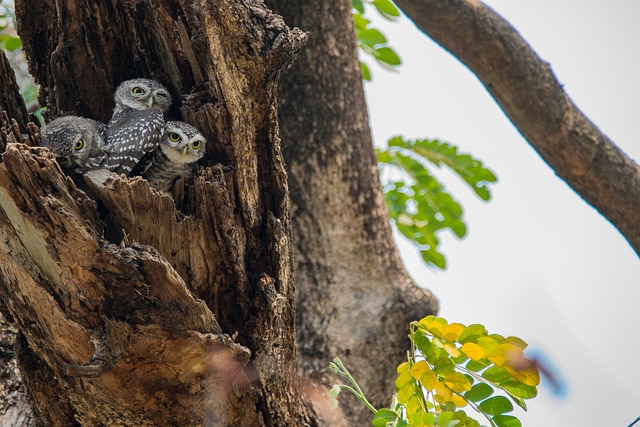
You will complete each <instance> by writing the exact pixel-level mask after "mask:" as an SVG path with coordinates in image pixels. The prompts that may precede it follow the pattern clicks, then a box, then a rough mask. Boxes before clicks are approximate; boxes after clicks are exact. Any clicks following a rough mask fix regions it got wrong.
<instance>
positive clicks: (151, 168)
mask: <svg viewBox="0 0 640 427" xmlns="http://www.w3.org/2000/svg"><path fill="white" fill-rule="evenodd" d="M205 145H206V140H205V138H204V136H203V135H202V133H200V131H199V130H198V129H196V128H195V127H193V126H191V125H190V124H188V123H185V122H173V121H169V122H166V123H165V125H164V133H163V134H162V139H161V140H160V145H159V146H158V148H157V149H156V150H155V151H153V152H152V153H149V154H148V155H147V156H146V157H145V159H144V160H143V161H141V162H140V164H139V165H138V168H136V172H137V174H139V175H142V177H143V178H144V179H146V180H147V181H148V182H149V185H150V186H152V187H154V188H156V189H157V190H160V191H162V192H163V193H167V194H170V193H171V192H172V190H173V185H174V183H175V181H176V180H177V179H179V178H181V177H184V178H189V177H190V176H191V175H192V173H193V170H194V168H195V166H196V164H197V163H198V160H200V159H201V158H202V156H204V153H205Z"/></svg>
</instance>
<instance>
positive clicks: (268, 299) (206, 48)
mask: <svg viewBox="0 0 640 427" xmlns="http://www.w3.org/2000/svg"><path fill="white" fill-rule="evenodd" d="M16 10H17V15H18V21H19V30H20V35H21V37H22V40H23V43H24V46H25V51H26V52H27V55H28V57H29V60H30V66H31V71H32V73H33V74H34V75H35V77H36V79H37V81H38V82H39V83H40V85H41V93H40V101H41V103H42V104H43V105H47V106H49V108H50V109H51V113H52V115H54V116H55V115H61V114H63V113H76V114H81V115H85V116H88V117H92V118H96V119H101V120H103V121H106V119H108V117H109V115H110V111H111V109H112V107H113V104H112V101H111V97H112V93H113V90H114V88H115V86H116V85H117V84H118V83H119V82H120V81H122V80H125V79H127V78H132V77H139V76H145V77H152V78H156V79H158V80H160V81H162V82H163V83H165V84H166V85H167V86H168V88H169V89H170V91H171V92H172V94H173V95H174V97H175V99H176V100H178V106H177V107H175V108H174V109H173V110H172V111H171V114H172V115H173V116H177V117H179V116H181V117H182V118H183V119H184V120H186V121H188V122H191V123H193V124H195V125H197V126H198V127H199V128H200V129H201V130H202V131H203V133H204V134H205V135H206V136H207V137H208V145H207V153H208V155H207V159H206V160H207V161H206V167H204V168H203V169H202V170H201V171H200V172H199V174H198V177H197V178H196V180H195V182H194V183H193V185H191V186H189V187H188V188H187V189H186V191H185V198H184V200H178V202H179V203H178V205H179V206H181V207H182V208H183V209H182V212H181V211H178V210H176V208H175V207H174V204H173V202H172V200H171V199H170V198H168V197H167V196H164V195H161V194H159V193H157V192H156V191H154V190H152V189H150V188H149V187H148V185H147V184H146V182H145V181H144V180H141V179H140V178H133V179H126V178H122V177H117V176H115V175H111V174H108V173H104V172H95V173H92V174H88V175H86V176H85V180H84V182H82V181H80V182H74V181H72V180H71V179H70V178H68V177H66V176H65V175H64V174H63V173H62V172H61V170H60V168H59V167H58V166H57V164H56V163H55V161H54V159H53V157H52V155H51V154H50V153H49V152H48V150H46V149H43V148H40V147H29V146H28V145H27V144H19V143H10V144H8V145H7V148H6V151H5V153H4V154H3V157H2V163H0V208H1V209H0V293H1V294H2V299H1V300H0V301H1V303H0V309H1V310H2V312H3V313H4V314H5V315H7V316H8V317H10V318H11V320H13V321H15V323H16V324H17V326H18V327H19V329H20V333H21V334H22V336H23V339H22V342H23V345H21V346H20V354H19V361H20V366H21V371H22V373H23V377H24V382H25V385H26V387H27V389H29V391H30V395H31V398H32V402H33V405H34V409H35V412H36V414H37V415H38V417H39V418H40V420H41V422H42V423H43V424H44V425H47V426H67V425H86V426H92V425H95V426H97V425H180V426H189V425H203V424H204V425H211V426H214V425H220V426H222V425H225V426H227V425H233V426H261V425H266V426H300V425H315V424H316V422H317V421H316V416H315V414H313V413H312V412H311V411H310V410H309V409H308V405H307V404H306V402H305V400H304V399H302V398H301V396H300V394H299V389H298V380H297V376H296V375H295V370H296V363H297V354H296V347H295V330H294V317H295V301H294V292H293V280H292V248H291V240H290V234H291V231H290V228H291V227H290V219H289V202H288V188H287V178H286V173H285V171H284V163H283V161H282V158H281V155H280V145H279V139H278V125H277V110H276V88H277V82H278V79H279V76H280V73H281V72H282V71H283V70H284V69H285V68H286V67H287V66H288V65H289V64H290V63H291V61H293V60H294V58H295V55H296V53H297V52H298V51H299V49H300V48H301V46H302V44H303V43H304V39H305V35H304V34H303V33H301V32H300V31H298V30H289V28H287V27H286V25H284V23H283V22H282V20H281V19H280V18H279V17H277V16H275V15H273V14H271V13H270V12H269V11H268V10H266V9H265V8H264V5H263V4H262V3H261V2H258V1H239V0H221V1H217V2H210V1H204V0H195V1H192V0H189V1H187V0H185V1H181V0H175V1H172V0H137V1H124V0H123V1H120V0H111V1H105V2H100V3H91V2H86V3H77V2H75V1H72V0H66V1H65V0H61V1H56V2H49V1H45V0H38V1H26V0H18V1H16ZM180 104H181V105H180ZM20 124H21V125H22V126H23V128H22V129H23V130H24V129H25V128H24V125H25V123H24V122H22V123H20ZM9 137H11V135H9ZM4 142H5V143H6V142H12V140H7V139H5V140H4ZM78 186H82V188H83V189H85V190H86V191H82V190H81V189H79V187H78ZM87 194H91V195H92V196H93V197H96V198H97V200H99V202H98V203H96V201H94V199H92V198H90V197H89V196H88V195H87ZM25 425H26V424H25Z"/></svg>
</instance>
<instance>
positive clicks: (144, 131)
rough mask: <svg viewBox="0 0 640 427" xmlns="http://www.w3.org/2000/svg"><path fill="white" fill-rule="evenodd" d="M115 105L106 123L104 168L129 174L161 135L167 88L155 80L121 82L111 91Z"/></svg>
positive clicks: (167, 96) (169, 102)
mask: <svg viewBox="0 0 640 427" xmlns="http://www.w3.org/2000/svg"><path fill="white" fill-rule="evenodd" d="M114 100H115V103H116V106H115V108H114V110H113V115H112V116H111V120H109V124H108V125H107V136H106V143H107V146H108V147H109V155H108V157H107V161H106V164H105V166H106V168H107V169H108V170H110V171H112V172H115V173H118V174H124V175H126V176H129V175H130V174H131V171H132V170H133V168H134V167H135V166H136V164H137V163H138V162H139V161H140V159H142V157H143V156H144V155H145V154H147V153H149V152H151V151H153V150H155V149H156V147H157V146H158V143H159V142H160V138H161V137H162V132H163V127H164V116H163V113H164V112H166V111H167V110H168V109H169V105H170V104H171V96H170V95H169V91H168V90H167V89H166V88H165V87H164V86H162V85H161V84H160V83H158V82H157V81H155V80H150V79H133V80H127V81H125V82H122V83H121V84H120V86H118V88H117V89H116V92H115V94H114Z"/></svg>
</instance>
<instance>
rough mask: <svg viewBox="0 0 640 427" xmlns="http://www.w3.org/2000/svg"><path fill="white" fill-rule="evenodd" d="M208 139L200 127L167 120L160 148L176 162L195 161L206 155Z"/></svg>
mask: <svg viewBox="0 0 640 427" xmlns="http://www.w3.org/2000/svg"><path fill="white" fill-rule="evenodd" d="M206 143H207V141H206V139H205V138H204V136H203V135H202V134H201V133H200V131H199V130H198V129H196V128H195V127H193V126H191V125H190V124H188V123H185V122H166V123H165V124H164V133H163V134H162V139H161V140H160V149H161V150H162V152H163V153H164V155H165V156H167V157H168V158H169V160H171V161H172V162H175V163H195V162H197V161H198V160H200V159H201V158H202V156H204V152H205V145H206Z"/></svg>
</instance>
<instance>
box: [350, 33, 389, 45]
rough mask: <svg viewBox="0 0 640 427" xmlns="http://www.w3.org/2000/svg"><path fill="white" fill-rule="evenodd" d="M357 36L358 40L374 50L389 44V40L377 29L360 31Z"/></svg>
mask: <svg viewBox="0 0 640 427" xmlns="http://www.w3.org/2000/svg"><path fill="white" fill-rule="evenodd" d="M357 35H358V40H360V41H361V42H362V43H364V44H366V45H367V46H370V47H373V48H375V47H376V46H378V45H381V44H385V43H386V42H387V38H386V37H385V36H384V34H382V33H381V32H380V31H379V30H377V29H375V28H365V29H364V30H362V31H359V32H358V34H357Z"/></svg>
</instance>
